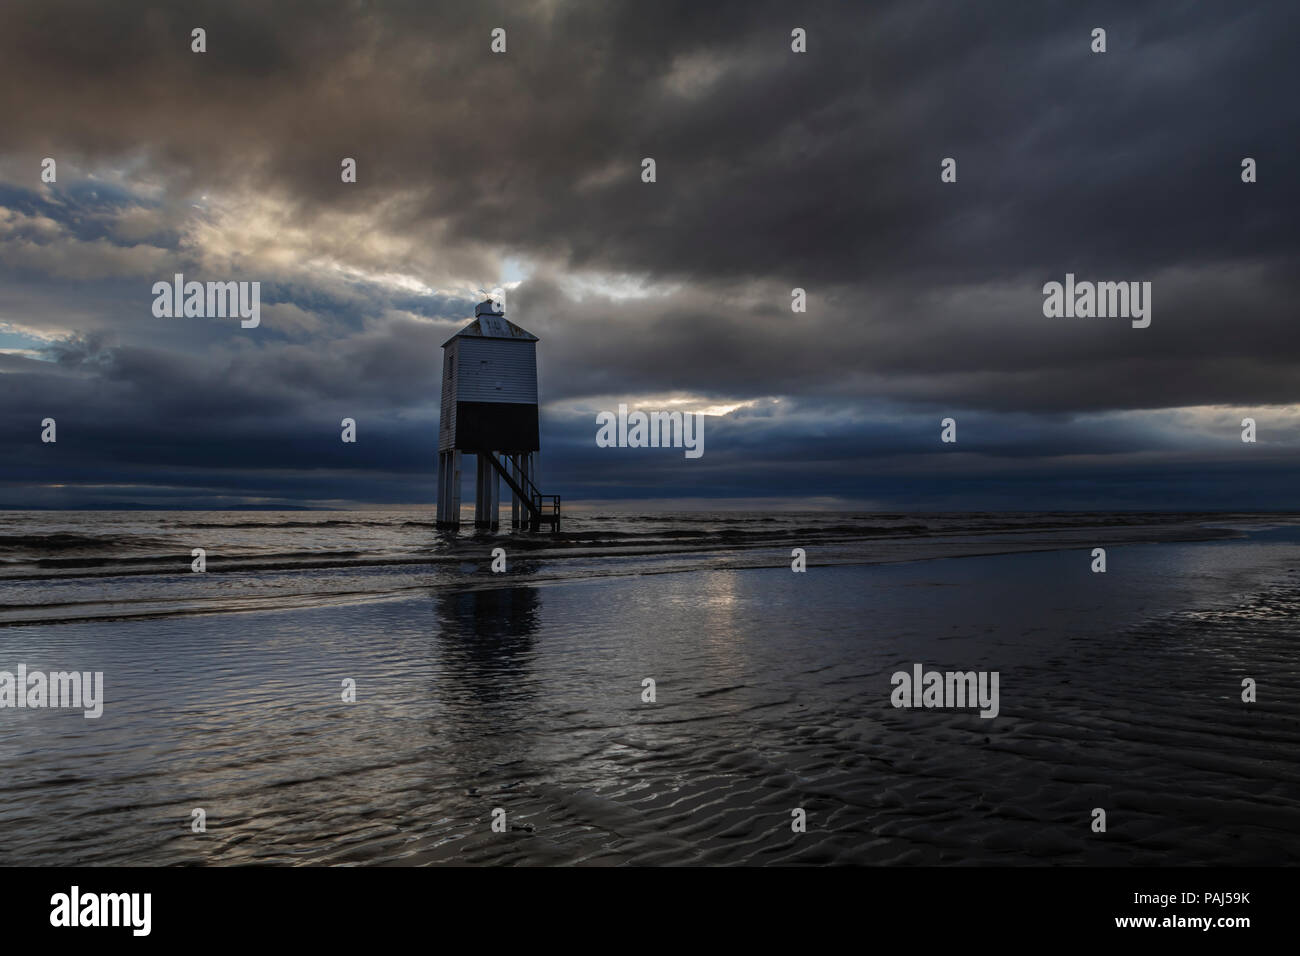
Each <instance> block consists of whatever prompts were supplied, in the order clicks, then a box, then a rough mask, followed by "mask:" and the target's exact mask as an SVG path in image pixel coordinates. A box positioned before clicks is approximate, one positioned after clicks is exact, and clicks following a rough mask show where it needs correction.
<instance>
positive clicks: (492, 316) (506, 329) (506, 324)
mask: <svg viewBox="0 0 1300 956" xmlns="http://www.w3.org/2000/svg"><path fill="white" fill-rule="evenodd" d="M459 338H482V339H522V340H523V341H525V342H536V341H537V336H535V335H533V333H532V332H529V331H528V330H527V329H521V328H520V327H519V326H517V325H515V324H514V323H513V322H511V321H510V320H509V319H507V318H506V316H505V313H504V312H497V311H496V309H495V307H494V305H493V302H492V300H491V299H485V300H484V301H482V302H480V303H479V304H478V305H476V306H475V307H474V320H473V321H472V322H470V323H469V325H467V326H465V327H464V328H463V329H461V330H460V331H459V332H457V333H456V334H455V335H453V336H452V337H451V338H450V339H448V340H447V341H446V342H443V343H442V347H443V348H446V347H447V346H448V345H450V344H451V343H452V340H453V339H459Z"/></svg>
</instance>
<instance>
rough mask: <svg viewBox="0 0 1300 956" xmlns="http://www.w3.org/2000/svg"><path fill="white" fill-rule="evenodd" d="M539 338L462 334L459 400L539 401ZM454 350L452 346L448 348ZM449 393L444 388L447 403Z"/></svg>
mask: <svg viewBox="0 0 1300 956" xmlns="http://www.w3.org/2000/svg"><path fill="white" fill-rule="evenodd" d="M534 342H535V340H531V341H530V340H527V339H494V338H471V337H465V338H458V339H456V343H455V346H454V350H455V351H454V354H455V356H456V359H455V363H456V369H455V372H454V375H453V378H454V379H455V395H456V401H457V402H505V403H508V404H512V405H536V404H537V346H536V345H535V344H534ZM447 352H448V354H453V352H452V349H450V348H449V349H448V350H447ZM447 398H448V396H447V394H446V391H445V390H444V392H443V404H444V407H446V403H447Z"/></svg>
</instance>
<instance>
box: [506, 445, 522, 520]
mask: <svg viewBox="0 0 1300 956" xmlns="http://www.w3.org/2000/svg"><path fill="white" fill-rule="evenodd" d="M506 469H507V470H508V471H509V472H510V477H511V478H513V479H514V482H515V484H519V456H518V455H511V456H510V457H509V458H507V459H506ZM510 527H511V529H512V530H517V529H518V528H519V496H518V495H517V494H515V493H514V491H511V492H510Z"/></svg>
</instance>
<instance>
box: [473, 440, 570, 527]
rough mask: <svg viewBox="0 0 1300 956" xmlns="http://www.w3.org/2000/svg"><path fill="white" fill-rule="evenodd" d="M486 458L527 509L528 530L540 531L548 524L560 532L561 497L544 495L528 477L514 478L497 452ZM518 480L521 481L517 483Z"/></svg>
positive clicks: (516, 476) (518, 476) (522, 475)
mask: <svg viewBox="0 0 1300 956" xmlns="http://www.w3.org/2000/svg"><path fill="white" fill-rule="evenodd" d="M486 457H487V460H488V461H489V462H491V464H492V467H493V468H495V469H496V473H497V474H498V475H500V476H501V477H502V479H503V480H504V481H505V483H506V484H507V485H508V486H509V488H510V490H511V491H513V492H514V493H515V497H516V498H518V499H519V500H520V501H521V502H522V503H523V505H524V507H525V508H526V509H527V511H528V530H529V531H540V530H541V529H542V525H544V524H548V525H550V526H551V530H552V531H559V530H560V496H559V495H544V494H542V493H541V492H540V491H538V490H537V486H536V485H535V484H533V482H532V480H531V479H530V478H529V477H528V476H527V475H524V474H517V475H513V476H512V475H511V474H510V469H509V468H507V467H506V466H505V465H504V464H502V463H501V462H500V461H499V460H498V459H497V456H496V453H495V452H489V453H488V454H487V456H486ZM516 478H518V479H519V481H516V480H515V479H516ZM521 482H522V485H521Z"/></svg>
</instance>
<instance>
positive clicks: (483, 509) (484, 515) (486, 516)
mask: <svg viewBox="0 0 1300 956" xmlns="http://www.w3.org/2000/svg"><path fill="white" fill-rule="evenodd" d="M489 457H490V453H489V454H481V455H479V456H478V476H477V478H476V479H475V482H474V487H475V493H474V527H475V528H479V529H482V530H485V531H496V530H497V529H498V528H499V527H500V526H501V525H500V521H501V519H500V516H499V513H500V510H501V479H500V477H499V476H498V475H497V471H496V469H495V468H493V467H492V464H491V462H489V461H488V458H489Z"/></svg>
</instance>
